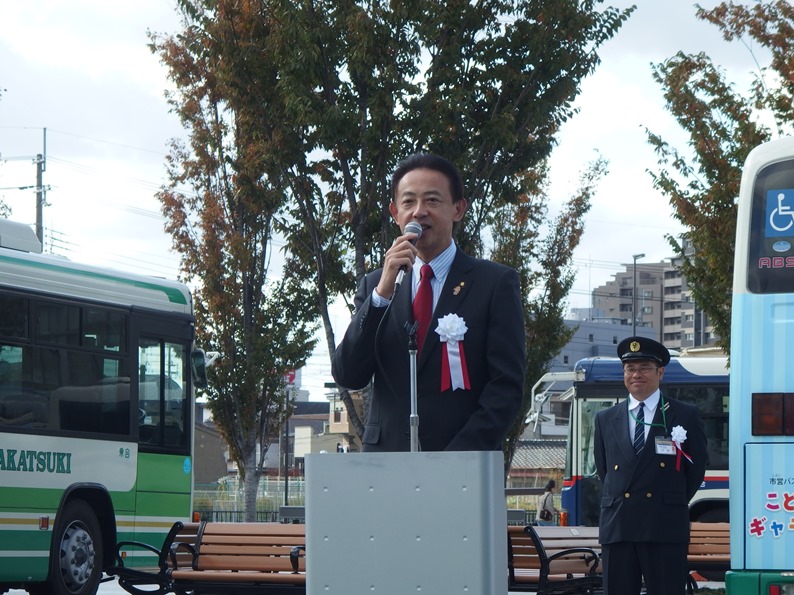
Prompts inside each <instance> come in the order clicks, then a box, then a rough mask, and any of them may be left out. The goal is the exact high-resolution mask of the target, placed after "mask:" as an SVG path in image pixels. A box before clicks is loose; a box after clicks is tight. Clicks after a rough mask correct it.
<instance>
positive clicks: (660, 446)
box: [595, 337, 706, 595]
mask: <svg viewBox="0 0 794 595" xmlns="http://www.w3.org/2000/svg"><path fill="white" fill-rule="evenodd" d="M618 357H619V358H620V359H621V361H622V362H623V380H624V383H625V385H626V388H627V389H628V391H629V396H628V399H626V400H625V401H622V402H620V403H618V404H617V405H614V406H613V407H610V408H609V409H605V410H603V411H601V412H599V413H598V415H596V420H595V422H596V423H595V461H596V467H597V469H598V476H599V477H600V478H601V481H602V482H603V493H602V498H601V520H600V523H599V539H600V542H601V545H602V554H603V561H602V563H603V569H604V592H605V594H607V595H638V594H639V593H640V590H641V588H642V583H643V579H644V581H645V587H646V590H647V594H648V595H683V593H684V592H685V589H686V578H687V560H686V558H687V546H688V543H689V500H690V499H691V498H692V496H694V495H695V492H696V491H697V490H698V488H699V487H700V484H701V482H702V481H703V476H704V475H705V471H706V436H705V429H704V426H703V420H702V419H701V418H700V413H699V411H698V409H697V407H695V406H693V405H689V404H687V403H682V402H680V401H676V400H674V399H670V398H667V397H665V396H664V395H663V394H662V393H661V391H660V390H659V384H660V382H661V380H662V378H663V377H664V369H665V366H666V365H667V364H668V363H669V362H670V352H669V351H668V350H667V349H666V348H665V346H664V345H662V344H661V343H658V342H657V341H654V340H652V339H647V338H645V337H629V338H628V339H625V340H623V341H621V343H620V344H619V345H618Z"/></svg>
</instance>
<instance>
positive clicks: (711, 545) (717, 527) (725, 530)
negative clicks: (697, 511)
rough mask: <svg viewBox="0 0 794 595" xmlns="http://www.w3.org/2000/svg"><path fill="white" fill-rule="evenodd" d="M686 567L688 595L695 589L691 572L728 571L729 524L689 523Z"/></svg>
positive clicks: (729, 551)
mask: <svg viewBox="0 0 794 595" xmlns="http://www.w3.org/2000/svg"><path fill="white" fill-rule="evenodd" d="M687 566H688V569H689V572H690V574H689V581H688V584H687V592H688V593H693V592H694V591H695V589H697V581H696V580H695V577H694V576H692V573H693V572H702V571H710V572H717V573H724V572H727V571H728V570H730V569H731V550H730V523H701V522H693V523H691V525H690V529H689V550H688V551H687Z"/></svg>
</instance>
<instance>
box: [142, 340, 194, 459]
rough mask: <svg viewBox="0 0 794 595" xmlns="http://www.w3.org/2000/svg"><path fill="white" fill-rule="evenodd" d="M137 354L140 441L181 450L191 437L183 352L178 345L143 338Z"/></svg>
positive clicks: (186, 366)
mask: <svg viewBox="0 0 794 595" xmlns="http://www.w3.org/2000/svg"><path fill="white" fill-rule="evenodd" d="M138 351H139V354H138V357H139V360H138V361H139V375H138V398H139V407H140V417H139V433H140V442H141V444H142V445H151V446H158V447H175V448H177V449H178V450H180V451H181V450H184V449H185V448H187V447H188V437H189V436H190V428H189V425H188V423H189V420H190V415H189V410H188V407H189V399H188V393H187V390H186V388H185V387H186V386H187V374H188V372H189V365H190V364H189V361H188V358H187V354H186V349H185V348H184V346H183V345H181V344H178V343H169V342H167V341H164V342H161V341H159V340H152V339H142V340H141V342H140V344H139V348H138Z"/></svg>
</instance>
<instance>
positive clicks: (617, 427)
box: [610, 399, 636, 458]
mask: <svg viewBox="0 0 794 595" xmlns="http://www.w3.org/2000/svg"><path fill="white" fill-rule="evenodd" d="M610 422H611V424H612V432H613V434H614V439H615V444H617V445H618V448H619V449H620V452H621V454H622V455H623V456H624V457H627V458H630V457H634V456H636V455H635V454H634V445H633V444H632V443H631V439H630V438H629V402H628V399H626V402H625V403H623V404H622V405H621V406H620V407H618V408H617V409H616V410H615V415H614V416H613V417H612V419H611V420H610Z"/></svg>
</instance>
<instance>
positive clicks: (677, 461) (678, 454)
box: [674, 442, 693, 471]
mask: <svg viewBox="0 0 794 595" xmlns="http://www.w3.org/2000/svg"><path fill="white" fill-rule="evenodd" d="M674 444H675V450H676V455H675V470H676V471H681V455H684V456H685V457H686V460H687V461H689V462H690V463H692V462H693V461H692V457H690V456H689V455H688V454H686V453H685V452H684V451H683V450H681V447H680V446H678V442H675V443H674Z"/></svg>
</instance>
